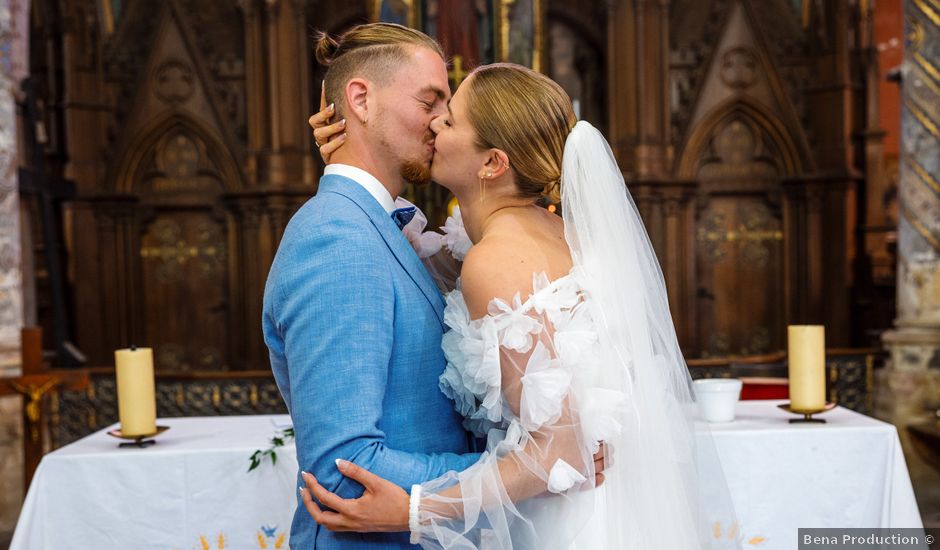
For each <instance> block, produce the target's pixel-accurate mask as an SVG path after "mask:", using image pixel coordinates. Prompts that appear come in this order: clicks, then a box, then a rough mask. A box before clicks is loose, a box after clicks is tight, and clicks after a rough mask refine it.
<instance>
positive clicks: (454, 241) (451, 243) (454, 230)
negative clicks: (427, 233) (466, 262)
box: [441, 206, 473, 262]
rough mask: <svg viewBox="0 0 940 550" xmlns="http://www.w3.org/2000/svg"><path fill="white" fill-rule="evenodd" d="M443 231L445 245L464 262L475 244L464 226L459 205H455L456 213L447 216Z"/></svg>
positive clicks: (458, 259)
mask: <svg viewBox="0 0 940 550" xmlns="http://www.w3.org/2000/svg"><path fill="white" fill-rule="evenodd" d="M441 231H443V232H444V235H443V237H442V240H443V244H444V246H446V247H447V250H449V251H450V253H451V255H452V256H453V257H454V258H455V259H456V260H457V261H460V262H462V261H463V259H464V258H465V257H466V256H467V252H469V251H470V247H472V246H473V241H471V240H470V237H469V236H468V235H467V230H466V229H465V228H464V226H463V218H462V217H461V216H460V207H459V206H455V207H454V213H453V214H452V215H451V216H448V217H447V220H446V221H445V222H444V225H443V227H441Z"/></svg>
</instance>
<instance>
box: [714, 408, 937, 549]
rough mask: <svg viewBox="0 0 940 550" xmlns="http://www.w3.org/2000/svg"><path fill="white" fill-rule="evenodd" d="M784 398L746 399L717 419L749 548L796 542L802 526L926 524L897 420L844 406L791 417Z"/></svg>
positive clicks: (720, 448)
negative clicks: (811, 419) (811, 417)
mask: <svg viewBox="0 0 940 550" xmlns="http://www.w3.org/2000/svg"><path fill="white" fill-rule="evenodd" d="M781 403H785V401H741V402H739V403H738V404H737V407H736V412H735V415H736V416H735V421H734V422H730V423H727V424H710V427H711V432H712V436H713V438H714V441H715V446H716V447H717V450H718V456H719V457H720V459H721V463H722V468H723V469H724V471H725V477H726V478H727V482H728V486H729V489H730V491H731V497H732V501H733V502H734V506H735V511H736V513H737V516H738V518H737V519H738V526H737V532H738V536H739V537H740V539H741V542H742V547H743V548H745V549H747V548H763V549H781V550H782V549H787V550H791V549H795V548H796V547H797V540H798V539H797V529H798V528H800V527H804V528H807V527H834V528H852V527H855V528H872V527H910V528H921V527H922V526H923V525H922V522H921V518H920V514H919V512H918V508H917V502H916V501H915V500H914V491H913V488H912V487H911V480H910V476H909V475H908V471H907V463H906V462H905V461H904V454H903V453H902V450H901V442H900V440H899V439H898V434H897V429H896V428H895V427H894V426H893V425H891V424H887V423H885V422H881V421H879V420H875V419H874V418H871V417H868V416H865V415H862V414H859V413H856V412H854V411H851V410H849V409H845V408H842V407H836V408H835V409H833V410H831V411H828V412H826V413H823V414H821V415H818V418H821V419H825V420H826V423H825V424H806V423H798V424H790V423H789V422H788V419H790V418H796V415H793V414H791V413H788V412H786V411H783V410H781V409H779V408H778V407H777V405H778V404H781ZM721 528H722V531H723V533H724V534H726V535H727V534H728V533H729V532H730V531H731V529H732V527H731V526H729V525H723V526H722V527H721Z"/></svg>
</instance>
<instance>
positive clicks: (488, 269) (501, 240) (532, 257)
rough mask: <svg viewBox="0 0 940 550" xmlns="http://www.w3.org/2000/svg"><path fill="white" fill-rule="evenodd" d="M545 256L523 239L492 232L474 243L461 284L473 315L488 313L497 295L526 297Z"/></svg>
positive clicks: (464, 263) (501, 296) (477, 316)
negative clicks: (489, 306) (527, 244)
mask: <svg viewBox="0 0 940 550" xmlns="http://www.w3.org/2000/svg"><path fill="white" fill-rule="evenodd" d="M544 263H545V262H544V258H542V257H540V255H539V254H537V253H533V251H532V247H531V246H528V247H527V246H526V242H525V241H524V240H523V239H519V238H516V237H512V236H508V235H493V236H491V237H487V238H485V239H483V240H481V241H480V242H478V243H477V244H475V245H473V247H472V248H471V249H470V251H469V252H468V253H467V256H466V258H464V262H463V267H462V268H461V271H460V286H461V291H462V292H463V296H464V300H465V301H466V303H467V307H468V308H469V309H470V316H471V317H472V318H474V319H476V318H479V317H482V316H483V315H485V314H486V311H487V306H488V305H489V303H490V302H491V301H492V300H493V299H494V298H500V299H502V300H505V301H507V302H508V301H510V300H512V298H513V296H515V294H516V293H517V292H518V293H519V294H520V295H521V297H522V299H523V300H525V299H526V298H527V297H528V296H529V294H531V292H532V274H533V273H538V272H542V271H544V270H545V269H546V266H545V265H544Z"/></svg>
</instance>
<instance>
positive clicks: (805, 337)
mask: <svg viewBox="0 0 940 550" xmlns="http://www.w3.org/2000/svg"><path fill="white" fill-rule="evenodd" d="M825 330H826V329H825V327H823V326H822V325H790V326H789V327H787V364H788V369H789V375H790V376H789V377H790V408H791V409H792V410H795V411H816V410H821V409H822V408H823V407H824V406H825V405H826V333H825Z"/></svg>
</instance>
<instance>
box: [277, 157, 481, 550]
mask: <svg viewBox="0 0 940 550" xmlns="http://www.w3.org/2000/svg"><path fill="white" fill-rule="evenodd" d="M443 307H444V304H443V301H442V299H441V296H440V294H439V293H438V290H437V288H436V287H435V285H434V282H433V281H432V280H431V278H430V276H429V275H428V273H427V271H426V270H425V269H424V266H423V265H422V264H421V261H420V260H419V259H418V257H417V255H416V254H415V252H414V250H413V249H412V247H411V245H410V244H409V243H408V241H407V239H406V238H405V237H404V236H403V235H402V232H401V230H399V228H398V226H397V225H396V224H395V222H394V221H393V220H392V219H391V217H390V216H389V214H388V213H387V212H385V210H384V209H383V208H382V207H381V206H380V205H379V203H378V202H377V201H376V200H375V199H374V198H373V197H372V196H371V195H370V194H369V193H368V192H367V191H366V190H365V189H364V188H363V187H362V186H360V185H359V184H357V183H356V182H354V181H352V180H349V179H347V178H345V177H342V176H337V175H328V176H324V177H323V178H321V180H320V188H319V191H318V193H317V195H316V196H315V197H314V198H312V199H311V200H309V201H308V202H307V203H306V204H305V205H304V206H303V207H301V208H300V210H298V211H297V213H296V214H295V215H294V217H293V218H291V221H290V223H289V224H288V225H287V229H286V231H285V232H284V236H283V238H282V240H281V243H280V246H279V247H278V250H277V255H276V256H275V258H274V263H273V265H272V266H271V272H270V273H269V275H268V280H267V284H266V286H265V291H264V311H263V320H262V323H263V328H264V339H265V342H266V343H267V345H268V349H269V352H270V356H271V368H272V370H273V371H274V377H275V379H276V380H277V385H278V387H279V388H280V390H281V394H282V395H283V397H284V401H285V402H286V403H287V408H288V410H289V411H290V414H291V417H292V419H293V422H294V430H295V433H296V444H297V460H298V463H299V466H300V468H301V469H303V470H305V471H308V472H311V473H313V474H314V475H315V476H316V477H317V479H318V480H319V481H320V483H321V484H323V485H324V486H325V487H326V488H327V489H330V490H331V491H334V492H336V493H338V494H339V495H340V496H342V497H345V498H354V497H358V496H360V495H361V493H362V487H361V486H360V485H359V484H358V483H356V482H354V481H352V480H349V479H345V478H343V477H342V476H341V475H340V474H339V472H338V471H337V470H336V465H335V463H334V460H335V459H337V458H343V459H346V460H351V461H353V462H355V463H356V464H359V465H360V466H363V467H365V468H367V469H369V470H371V471H372V472H374V473H376V474H378V475H379V476H382V477H384V478H385V479H388V480H391V481H393V482H394V483H396V484H397V485H399V486H401V487H403V488H405V489H406V490H410V488H411V485H412V484H414V483H420V482H422V481H426V480H429V479H433V478H436V477H438V476H440V475H441V474H443V473H445V472H447V471H449V470H463V469H465V468H467V467H468V466H470V465H471V464H473V463H474V462H475V461H476V460H477V459H478V458H479V456H478V455H476V454H468V451H469V450H470V446H471V440H470V439H469V438H468V435H467V433H466V432H465V431H464V430H463V428H462V427H461V424H460V418H459V416H458V415H457V414H456V412H455V411H454V405H453V403H452V402H451V401H450V400H448V399H447V398H446V397H444V395H443V394H442V393H441V391H440V389H439V388H438V377H439V376H440V374H441V372H443V370H444V365H445V360H444V354H443V352H442V351H441V336H442V333H443V330H444V324H443ZM297 482H298V486H299V485H300V484H301V481H300V477H299V473H298V480H297ZM290 546H291V548H302V549H304V550H308V549H311V548H317V549H333V548H343V549H355V548H362V549H377V548H410V547H411V546H410V545H409V544H408V535H407V533H392V534H387V533H386V534H382V533H376V534H359V533H333V532H330V531H328V530H326V529H324V528H320V527H318V526H317V525H316V523H314V521H313V519H312V518H311V517H310V516H309V514H308V513H307V511H306V509H305V508H304V506H303V503H302V502H301V501H300V498H299V496H298V500H297V512H296V513H295V515H294V522H293V525H292V527H291V539H290Z"/></svg>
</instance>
